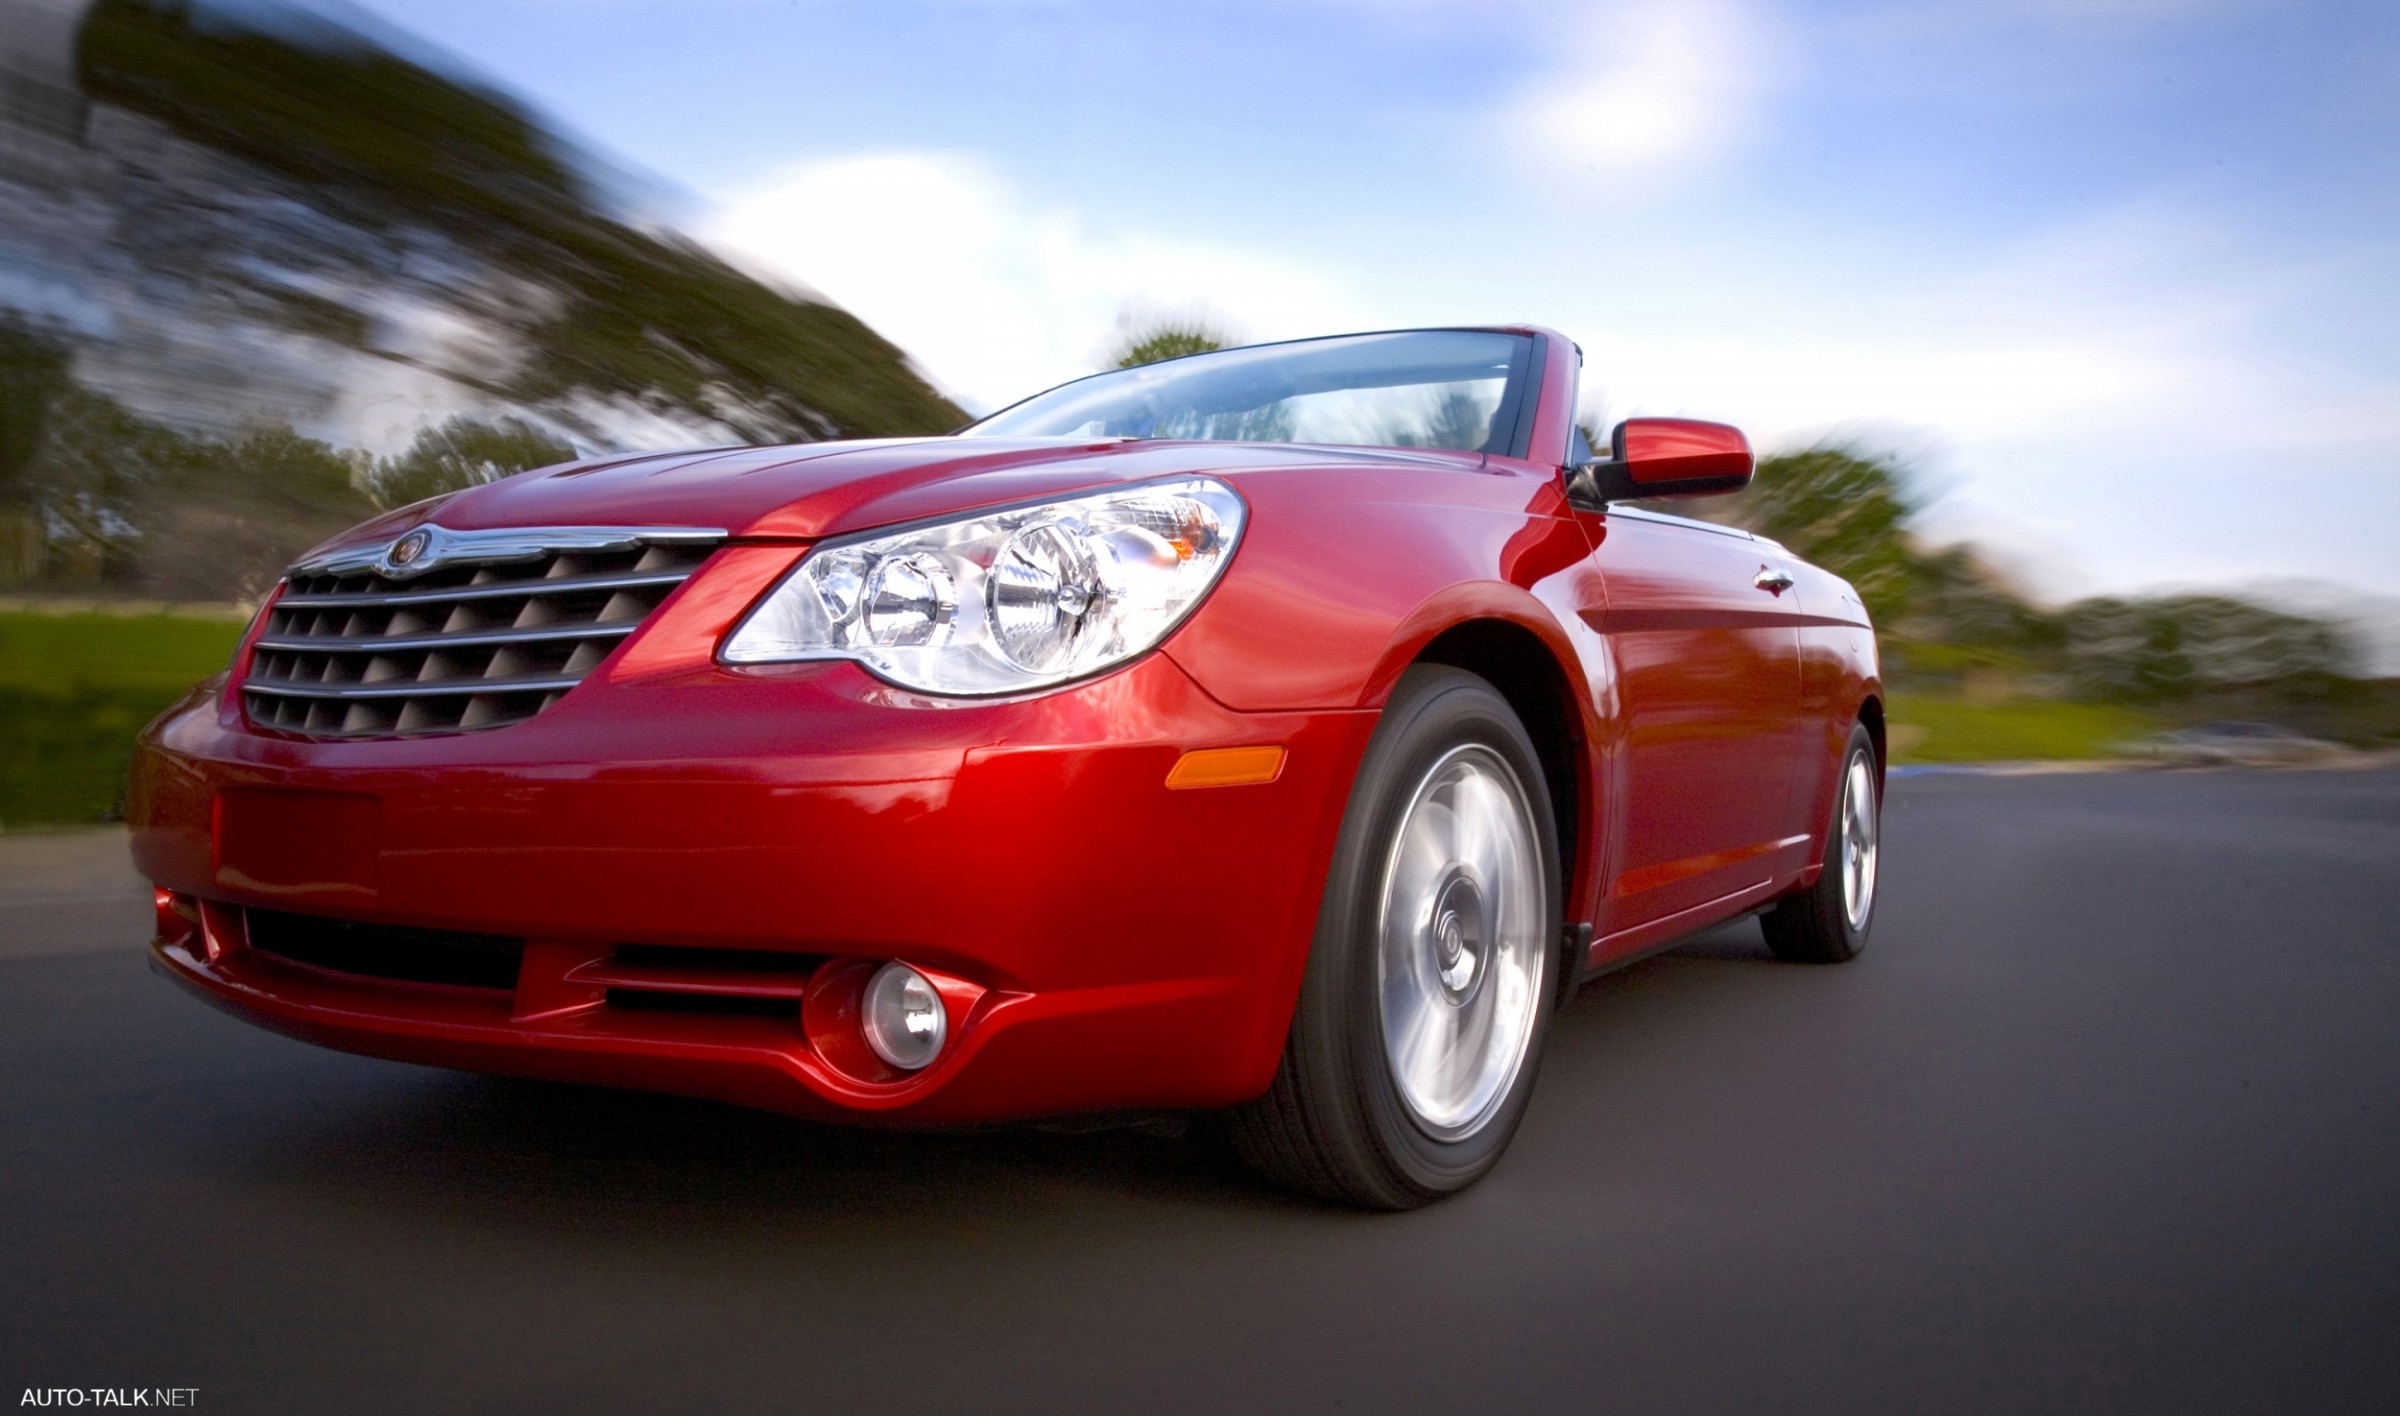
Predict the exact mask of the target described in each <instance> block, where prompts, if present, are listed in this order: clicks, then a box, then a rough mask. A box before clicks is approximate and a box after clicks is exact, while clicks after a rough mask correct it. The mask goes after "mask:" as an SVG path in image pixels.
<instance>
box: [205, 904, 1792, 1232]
mask: <svg viewBox="0 0 2400 1416" xmlns="http://www.w3.org/2000/svg"><path fill="white" fill-rule="evenodd" d="M1658 957H1659V958H1661V959H1684V960H1705V961H1723V962H1732V961H1771V959H1772V956H1771V955H1770V954H1768V952H1767V950H1766V947H1765V945H1764V943H1763V942H1762V941H1761V940H1760V939H1759V936H1758V930H1757V926H1756V924H1755V923H1753V922H1750V921H1746V920H1745V921H1740V922H1737V923H1736V924H1734V925H1730V926H1726V927H1724V928H1721V929H1718V930H1713V931H1710V932H1709V933H1707V934H1703V935H1700V936H1697V937H1695V938H1694V939H1692V940H1691V941H1689V942H1687V943H1685V944H1683V945H1681V946H1679V947H1678V948H1676V949H1674V950H1672V951H1669V952H1668V953H1666V954H1663V955H1660V956H1658ZM1645 973H1650V974H1652V975H1653V978H1654V979H1655V975H1656V971H1654V970H1652V969H1650V968H1649V966H1648V965H1647V964H1637V965H1635V966H1634V967H1633V968H1631V969H1628V970H1625V971H1623V972H1621V973H1619V974H1616V975H1612V976H1610V977H1608V978H1604V979H1602V980H1600V981H1598V982H1596V983H1594V984H1591V985H1588V986H1587V987H1586V988H1585V989H1584V990H1583V991H1582V993H1581V994H1580V995H1579V996H1578V998H1577V999H1576V1000H1575V1001H1574V1002H1573V1003H1571V1004H1570V1006H1569V1007H1568V1008H1567V1009H1566V1011H1565V1012H1564V1013H1562V1015H1561V1018H1560V1022H1559V1026H1560V1028H1562V1029H1564V1030H1566V1031H1568V1032H1570V1033H1574V1034H1578V1035H1588V1034H1591V1033H1593V1032H1595V1031H1601V1032H1604V1031H1605V1030H1606V1028H1607V1026H1608V1015H1609V1014H1610V1013H1611V1012H1612V1011H1615V1010H1614V1009H1613V1008H1612V1007H1611V1003H1610V995H1612V994H1615V993H1617V992H1618V991H1619V990H1620V989H1621V988H1623V987H1624V986H1625V985H1626V984H1627V983H1634V984H1635V986H1637V987H1638V986H1639V983H1638V982H1637V979H1636V976H1639V975H1643V974H1645ZM1594 1040H1595V1039H1593V1038H1591V1037H1589V1036H1577V1037H1575V1038H1573V1039H1569V1038H1560V1037H1554V1038H1553V1039H1552V1047H1551V1056H1550V1062H1551V1063H1552V1064H1553V1065H1558V1064H1561V1063H1564V1064H1566V1065H1569V1066H1574V1065H1578V1064H1579V1063H1580V1062H1581V1061H1582V1060H1583V1059H1584V1058H1586V1057H1587V1056H1588V1055H1589V1047H1588V1044H1589V1043H1590V1042H1591V1041H1594ZM1561 1044H1564V1046H1562V1045H1561ZM329 1062H330V1063H331V1065H332V1067H333V1075H329V1076H327V1077H325V1078H323V1079H322V1080H323V1084H324V1085H325V1086H326V1087H329V1088H330V1089H331V1091H332V1093H333V1094H332V1095H327V1094H325V1092H323V1091H318V1092H317V1094H316V1095H314V1096H295V1097H293V1102H294V1103H295V1104H293V1105H290V1106H275V1107H271V1108H268V1109H267V1110H266V1111H264V1112H261V1113H252V1114H251V1115H249V1116H248V1117H246V1118H245V1120H244V1125H243V1129H245V1130H250V1131H252V1134H250V1135H247V1136H245V1137H242V1138H241V1139H240V1140H239V1142H238V1144H231V1143H228V1144H224V1148H223V1149H218V1147H217V1146H216V1145H212V1147H211V1149H212V1150H215V1151H216V1153H217V1156H218V1160H219V1163H220V1164H222V1163H225V1158H226V1157H228V1156H233V1155H239V1156H244V1157H249V1158H252V1159H251V1160H245V1161H242V1162H239V1168H242V1169H249V1168H251V1165H252V1164H253V1163H255V1165H256V1167H257V1171H258V1173H257V1174H255V1175H254V1176H253V1177H252V1178H254V1179H259V1180H270V1179H271V1181H272V1183H273V1184H275V1185H276V1186H278V1187H283V1188H285V1189H286V1190H287V1191H288V1190H289V1189H291V1188H298V1189H301V1190H306V1191H310V1192H315V1193H317V1194H319V1195H321V1196H323V1197H325V1198H327V1199H329V1200H332V1201H335V1202H344V1203H353V1204H355V1203H357V1202H358V1201H360V1200H361V1199H363V1198H366V1197H372V1198H371V1201H370V1203H371V1204H372V1206H373V1207H374V1208H375V1209H376V1210H377V1211H379V1212H383V1213H387V1214H389V1213H393V1212H395V1211H407V1210H412V1209H415V1210H426V1211H433V1212H438V1213H439V1214H440V1215H441V1217H442V1218H443V1219H444V1220H445V1221H446V1222H449V1221H456V1220H458V1219H460V1218H461V1217H462V1216H464V1217H467V1218H470V1219H479V1220H481V1221H483V1222H487V1223H492V1224H498V1225H502V1226H508V1227H516V1226H533V1227H536V1228H540V1227H543V1226H546V1225H550V1224H572V1225H573V1226H575V1227H576V1228H577V1229H578V1230H579V1231H581V1232H585V1233H594V1232H607V1231H610V1230H616V1231H621V1232H623V1233H626V1234H628V1235H636V1234H639V1233H641V1232H643V1231H645V1230H648V1229H653V1228H655V1227H656V1226H658V1225H662V1224H665V1225H671V1226H672V1227H673V1228H674V1229H675V1230H677V1231H678V1232H681V1233H685V1234H687V1235H688V1234H691V1233H693V1232H694V1231H695V1230H703V1231H704V1230H708V1229H712V1228H715V1229H721V1230H723V1231H724V1232H726V1233H728V1234H733V1233H741V1234H749V1235H754V1236H755V1235H757V1234H759V1233H760V1232H762V1231H763V1230H772V1229H773V1228H775V1227H776V1226H778V1225H782V1224H791V1225H795V1226H806V1227H808V1228H811V1229H817V1228H819V1227H820V1226H823V1225H826V1224H843V1225H854V1224H857V1223H860V1222H862V1221H872V1220H874V1219H875V1218H877V1217H878V1216H881V1217H886V1218H892V1219H898V1218H899V1217H902V1216H915V1217H917V1218H920V1219H922V1218H926V1217H939V1216H949V1217H952V1218H957V1219H964V1220H973V1219H975V1218H977V1217H979V1216H995V1217H996V1216H999V1215H1002V1214H1006V1215H1007V1216H1009V1218H1010V1220H1011V1222H1012V1223H1015V1222H1022V1221H1023V1220H1025V1219H1026V1218H1027V1217H1029V1216H1036V1215H1039V1214H1041V1213H1043V1212H1050V1213H1053V1214H1055V1215H1058V1216H1061V1217H1065V1216H1071V1215H1078V1214H1084V1213H1088V1212H1089V1211H1091V1210H1092V1209H1094V1208H1095V1207H1100V1208H1117V1209H1152V1210H1157V1209H1170V1210H1171V1209H1175V1208H1179V1207H1193V1208H1200V1209H1207V1210H1216V1211H1227V1210H1230V1211H1238V1212H1242V1213H1246V1214H1250V1215H1253V1216H1255V1215H1259V1214H1274V1213H1281V1214H1286V1215H1290V1216H1294V1217H1301V1218H1305V1217H1315V1218H1318V1219H1327V1220H1343V1221H1370V1220H1372V1219H1374V1218H1375V1216H1370V1215H1367V1214H1364V1213H1362V1212H1359V1211H1354V1210H1350V1209H1347V1208H1344V1207H1341V1206H1337V1205H1329V1204H1323V1203H1319V1202H1315V1201H1311V1200H1308V1199H1303V1198H1298V1197H1294V1196H1289V1195H1286V1194H1283V1193H1282V1192H1280V1191H1277V1190H1275V1189H1273V1188H1271V1187H1269V1186H1268V1185H1267V1184H1265V1183H1264V1182H1262V1181H1260V1180H1258V1179H1256V1178H1255V1177H1253V1176H1252V1175H1251V1174H1250V1172H1249V1171H1248V1170H1247V1169H1245V1168H1244V1167H1243V1165H1242V1163H1241V1161H1240V1159H1239V1157H1238V1156H1237V1155H1236V1154H1235V1153H1234V1150H1233V1147H1232V1144H1231V1142H1230V1140H1229V1139H1228V1138H1227V1137H1226V1135H1225V1131H1224V1127H1223V1125H1222V1123H1221V1122H1220V1121H1218V1120H1217V1119H1215V1118H1213V1117H1209V1116H1196V1117H1188V1118H1153V1119H1151V1120H1149V1121H1147V1122H1141V1123H1136V1122H1135V1121H1133V1120H1132V1119H1130V1118H1110V1119H1107V1120H1103V1121H1099V1122H1080V1121H1076V1122H1068V1123H1060V1124H1053V1125H1047V1126H1045V1125H1034V1124H1019V1125H1011V1126H1002V1127H990V1128H983V1129H975V1130H959V1131H937V1132H923V1131H894V1130H881V1129H873V1128H864V1127H847V1126H838V1125H829V1124H823V1123H817V1122H810V1121H804V1120H799V1119H795V1118H792V1117H786V1116H781V1115H776V1114H773V1113H768V1112H760V1111H752V1110H748V1109H745V1108H742V1107H737V1106H731V1105H725V1104H721V1103H716V1102H709V1101H700V1100H692V1099H687V1098H682V1097H674V1096H663V1095H656V1094H651V1093H643V1092H630V1091H621V1090H616V1089H612V1088H605V1087H585V1086H577V1085H572V1084H566V1083H555V1082H537V1081H526V1080H520V1079H515V1078H506V1077H489V1076H478V1075H473V1074H468V1073H453V1072H443V1071H438V1070H434V1069H428V1068H418V1067H403V1066H398V1065H396V1064H390V1063H381V1062H367V1061H364V1060H360V1059H349V1058H339V1059H329ZM311 1090H316V1089H314V1088H312V1089H311ZM1538 1104H1539V1102H1538V1098H1537V1105H1538ZM259 1127H265V1128H268V1129H269V1130H271V1131H272V1132H273V1133H274V1134H272V1135H258V1134H256V1133H255V1128H259ZM218 1141H219V1142H220V1143H226V1142H227V1138H225V1137H223V1136H219V1137H218ZM1476 1193H1477V1192H1470V1193H1469V1195H1468V1196H1466V1197H1463V1198H1464V1199H1465V1200H1467V1201H1469V1202H1472V1201H1473V1199H1474V1196H1475V1194H1476ZM1454 1203H1456V1202H1454ZM1443 1208H1448V1206H1444V1207H1443Z"/></svg>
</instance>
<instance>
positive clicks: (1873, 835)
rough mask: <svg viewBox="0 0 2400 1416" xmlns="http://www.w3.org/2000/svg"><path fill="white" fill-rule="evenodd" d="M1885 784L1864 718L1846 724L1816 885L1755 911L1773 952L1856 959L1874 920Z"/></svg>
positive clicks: (1828, 960)
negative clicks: (1846, 745)
mask: <svg viewBox="0 0 2400 1416" xmlns="http://www.w3.org/2000/svg"><path fill="white" fill-rule="evenodd" d="M1882 842H1883V789H1882V785H1881V782H1880V781H1879V774H1878V773H1877V772H1876V770H1875V743H1874V740H1873V739H1871V738H1869V737H1868V736H1867V730H1866V727H1865V725H1864V724H1861V725H1858V726H1855V727H1853V728H1851V729H1850V745H1849V748H1848V750H1846V751H1845V752H1844V753H1843V754H1842V780H1841V782H1840V784H1839V786H1838V787H1837V788H1836V790H1835V792H1834V796H1833V820H1832V822H1831V823H1830V824H1829V825H1828V826H1827V827H1826V830H1825V861H1824V869H1823V870H1821V871H1819V872H1818V874H1817V883H1816V884H1814V885H1812V886H1810V887H1809V888H1808V889H1806V890H1803V891H1801V892H1800V893H1799V894H1797V895H1787V896H1785V897H1784V898H1783V899H1782V900H1781V901H1780V902H1778V903H1777V904H1776V906H1775V908H1773V909H1771V910H1769V911H1767V912H1766V913H1765V914H1763V915H1761V916H1759V920H1758V922H1759V927H1760V928H1761V929H1762V930H1763V931H1764V932H1765V933H1766V936H1767V947H1768V948H1769V949H1772V950H1774V951H1775V957H1776V958H1779V959H1785V960H1789V961H1791V962H1793V963H1801V964H1838V963H1842V962H1845V961H1847V960H1850V959H1855V958H1857V957H1858V951H1859V950H1861V949H1864V948H1865V947H1866V946H1867V931H1868V930H1869V929H1870V928H1872V927H1873V926H1874V923H1875V879H1876V870H1877V867H1878V865H1879V864H1880V863H1881V858H1882V854H1883V850H1882Z"/></svg>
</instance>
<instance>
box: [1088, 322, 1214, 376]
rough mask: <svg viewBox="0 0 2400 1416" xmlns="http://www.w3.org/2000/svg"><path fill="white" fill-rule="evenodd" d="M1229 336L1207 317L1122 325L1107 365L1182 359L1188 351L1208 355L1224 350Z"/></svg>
mask: <svg viewBox="0 0 2400 1416" xmlns="http://www.w3.org/2000/svg"><path fill="white" fill-rule="evenodd" d="M1229 343H1231V341H1230V339H1228V337H1227V336H1226V334H1225V332H1224V331H1223V330H1221V329H1219V328H1217V327H1216V326H1214V325H1212V324H1210V323H1208V322H1207V321H1205V320H1201V319H1195V318H1189V317H1185V318H1170V319H1160V320H1152V321H1149V322H1148V323H1146V324H1141V325H1134V324H1130V323H1127V324H1123V325H1121V327H1120V328H1119V330H1118V333H1117V342H1116V343H1115V344H1114V345H1113V346H1111V347H1110V350H1109V354H1108V367H1109V368H1112V369H1131V368H1135V367H1137V366H1139V365H1142V364H1156V363H1158V362H1160V361H1161V360H1165V359H1180V358H1182V357H1183V356H1185V355H1186V354H1206V353H1209V352H1211V351H1213V350H1218V349H1223V348H1225V347H1226V346H1227V345H1228V344H1229Z"/></svg>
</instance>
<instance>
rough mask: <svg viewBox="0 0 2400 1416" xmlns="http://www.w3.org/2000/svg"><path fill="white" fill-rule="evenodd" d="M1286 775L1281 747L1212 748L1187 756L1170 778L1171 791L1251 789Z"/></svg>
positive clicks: (1169, 788)
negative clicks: (1188, 789)
mask: <svg viewBox="0 0 2400 1416" xmlns="http://www.w3.org/2000/svg"><path fill="white" fill-rule="evenodd" d="M1282 772H1283V749H1282V748H1280V747H1211V748H1204V749H1202V750H1201V751H1198V752H1187V753H1185V754H1184V755H1183V757H1182V759H1181V760H1179V761H1178V762H1176V764H1175V770H1174V771H1172V772H1169V773H1168V774H1167V790H1169V791H1183V790H1186V789H1187V788H1191V787H1248V786H1255V785H1257V784H1258V783H1260V782H1272V781H1274V780H1275V779H1276V777H1278V776H1280V775H1281V774H1282Z"/></svg>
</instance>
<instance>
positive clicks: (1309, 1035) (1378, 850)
mask: <svg viewBox="0 0 2400 1416" xmlns="http://www.w3.org/2000/svg"><path fill="white" fill-rule="evenodd" d="M1559 878H1560V877H1559V860H1558V837H1557V829H1556V826H1555V824H1554V822H1553V820H1552V818H1551V815H1550V802H1549V794H1548V792H1547V791H1546V790H1545V788H1544V785H1543V777H1542V770H1541V762H1540V759H1539V758H1538V757H1537V756H1536V755H1535V753H1534V749H1533V743H1532V741H1531V739H1529V738H1528V737H1527V736H1526V734H1525V729H1524V726H1523V725H1522V724H1521V723H1519V722H1518V720H1517V716H1516V714H1515V712H1513V711H1512V710H1511V709H1510V707H1509V705H1508V701H1507V700H1506V699H1504V698H1502V697H1501V696H1500V694H1499V693H1498V692H1497V691H1495V690H1494V689H1493V688H1492V686H1491V685H1490V684H1489V683H1487V682H1485V681H1484V680H1483V679H1481V678H1478V677H1476V676H1475V675H1473V674H1470V673H1467V672H1465V671H1463V670H1460V669H1453V668H1445V667H1441V666H1433V665H1428V666H1420V667H1418V668H1415V669H1412V670H1410V671H1409V672H1408V674H1407V675H1405V676H1404V677H1403V678H1402V679H1401V681H1400V685H1399V687H1398V689H1397V690H1396V691H1395V692H1394V694H1393V696H1392V701H1391V703H1390V704H1389V706H1387V707H1386V708H1385V710H1384V715H1383V720H1382V721H1381V723H1379V724H1378V725H1377V727H1376V730H1375V737H1374V740H1373V741H1372V742H1371V743H1370V744H1369V745H1368V748H1367V754H1366V759H1365V761H1364V762H1363V763H1362V764H1361V765H1360V767H1359V773H1358V779H1357V782H1356V784H1355V785H1354V786H1353V788H1352V790H1351V796H1350V806H1349V810H1348V812H1347V813H1346V814H1345V815H1344V817H1343V821H1342V833H1341V838H1340V841H1339V844H1338V845H1337V847H1336V849H1335V853H1334V861H1333V869H1332V872H1331V874H1330V876H1329V878H1328V880H1327V882H1326V888H1325V902H1324V905H1323V907H1322V909H1321V911H1320V914H1319V917H1318V922H1317V932H1316V938H1315V941H1314V943H1313V945H1312V947H1311V949H1310V953H1309V961H1308V970H1307V973H1306V976H1305V978H1304V981H1303V983H1302V986H1301V992H1300V1001H1299V1006H1298V1008H1297V1009H1296V1010H1295V1012H1294V1014H1293V1018H1292V1029H1291V1033H1290V1036H1289V1038H1288V1040H1287V1041H1286V1043H1285V1047H1284V1055H1283V1061H1282V1064H1281V1066H1280V1067H1279V1068H1278V1070H1277V1072H1276V1074H1275V1081H1274V1084H1273V1085H1272V1086H1271V1087H1270V1088H1269V1089H1268V1091H1267V1094H1266V1095H1265V1096H1263V1097H1260V1098H1259V1099H1258V1100H1257V1101H1255V1102H1252V1103H1250V1104H1249V1105H1248V1106H1246V1107H1243V1108H1241V1109H1239V1110H1238V1111H1236V1112H1235V1113H1234V1116H1233V1134H1234V1141H1235V1144H1236V1145H1237V1146H1238V1147H1239V1149H1240V1150H1241V1153H1242V1155H1243V1157H1244V1158H1245V1159H1247V1160H1248V1161H1249V1162H1250V1163H1251V1164H1252V1165H1253V1166H1254V1167H1255V1168H1257V1169H1258V1170H1260V1171H1261V1172H1263V1173H1264V1174H1266V1175H1267V1176H1268V1177H1269V1178H1270V1179H1273V1180H1276V1181H1278V1182H1281V1183H1283V1184H1285V1185H1288V1186H1291V1187H1292V1188H1295V1189H1299V1190H1303V1191H1306V1192H1308V1193H1310V1194H1315V1195H1320V1196H1323V1197H1326V1198H1329V1199H1339V1200H1346V1201H1349V1202H1351V1203H1354V1204H1361V1205H1368V1206H1373V1207H1375V1208H1380V1209H1407V1208H1410V1207H1413V1206H1416V1205H1421V1204H1425V1203H1427V1202H1429V1201H1432V1200H1436V1199H1440V1198H1441V1197H1443V1196H1445V1195H1448V1194H1452V1193H1455V1192H1456V1191H1458V1190H1462V1189H1464V1188H1466V1187H1467V1186H1468V1185H1471V1184H1473V1183H1474V1182H1475V1181H1476V1180H1478V1179H1480V1178H1482V1176H1483V1175H1484V1173H1485V1172H1486V1171H1488V1170H1490V1169H1491V1168H1492V1166H1493V1165H1494V1164H1496V1163H1497V1162H1498V1161H1499V1158H1500V1152H1501V1151H1502V1150H1503V1149H1504V1148H1506V1146H1507V1144H1508V1140H1509V1137H1510V1136H1511V1135H1512V1134H1514V1132H1515V1130H1516V1126H1517V1121H1518V1118H1519V1117H1520V1116H1521V1115H1522V1114H1523V1112H1524V1109H1525V1103H1526V1099H1527V1097H1528V1096H1529V1095H1530V1094H1531V1093H1532V1090H1533V1077H1534V1072H1535V1070H1536V1066H1537V1064H1538V1061H1539V1057H1540V1052H1541V1045H1542V1039H1543V1036H1544V1035H1545V1033H1546V1032H1547V1030H1548V1024H1549V1017H1550V1012H1551V1006H1550V1005H1551V1002H1552V1000H1553V999H1554V998H1555V997H1556V996H1557V992H1558V989H1557V983H1556V980H1557V973H1556V970H1557V968H1558V967H1559V953H1560V947H1561V946H1560V943H1559V941H1560V925H1559V914H1560V895H1561V890H1560V887H1559Z"/></svg>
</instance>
